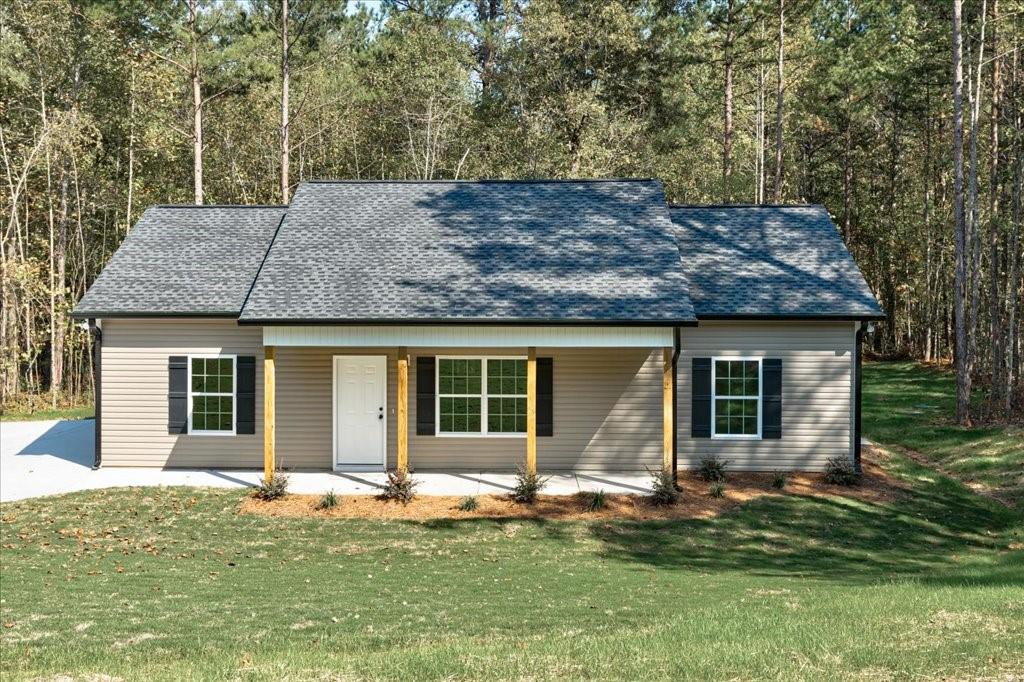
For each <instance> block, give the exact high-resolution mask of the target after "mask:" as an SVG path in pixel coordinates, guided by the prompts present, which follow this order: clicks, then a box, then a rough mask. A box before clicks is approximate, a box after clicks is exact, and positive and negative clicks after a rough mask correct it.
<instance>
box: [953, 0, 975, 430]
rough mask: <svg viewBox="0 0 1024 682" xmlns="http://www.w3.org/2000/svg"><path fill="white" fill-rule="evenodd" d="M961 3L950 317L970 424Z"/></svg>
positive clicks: (956, 26) (960, 396)
mask: <svg viewBox="0 0 1024 682" xmlns="http://www.w3.org/2000/svg"><path fill="white" fill-rule="evenodd" d="M961 13H962V7H961V0H953V29H952V43H953V226H954V252H955V259H956V272H955V276H954V287H953V288H954V294H953V318H954V322H953V324H954V326H955V327H956V358H955V359H956V421H957V423H958V424H961V425H965V426H966V425H970V423H971V415H970V400H971V374H970V372H969V371H968V363H967V352H968V351H967V320H966V319H965V318H964V315H965V313H966V310H965V303H966V295H967V234H966V230H967V225H966V222H965V220H964V110H963V80H964V70H963V62H962V59H963V36H962V34H961V23H962V14H961Z"/></svg>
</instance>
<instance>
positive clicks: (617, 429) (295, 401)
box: [277, 347, 661, 471]
mask: <svg viewBox="0 0 1024 682" xmlns="http://www.w3.org/2000/svg"><path fill="white" fill-rule="evenodd" d="M342 354H351V355H386V356H387V359H388V379H387V384H388V388H387V393H388V407H387V413H388V427H387V428H388V433H387V459H388V465H389V466H394V464H395V443H396V430H395V429H396V422H397V416H396V414H395V405H396V400H395V396H396V391H397V373H396V363H397V357H398V356H397V349H392V348H389V349H380V348H284V347H278V348H277V455H278V460H279V461H280V462H281V464H282V465H283V466H286V467H294V468H329V467H331V466H332V462H333V447H334V446H333V434H332V404H331V401H332V395H333V388H332V382H333V369H332V358H333V357H334V356H335V355H342ZM409 354H410V356H411V358H412V362H411V363H410V366H409V464H410V467H412V468H413V469H414V470H416V471H436V470H462V471H512V470H514V469H515V467H516V464H518V463H519V462H521V461H523V459H524V456H525V453H526V439H525V438H521V437H518V438H517V437H483V436H480V437H473V436H418V435H416V358H417V357H419V356H433V357H437V356H439V355H458V356H494V355H502V356H509V355H517V353H516V351H515V350H514V349H508V348H494V349H473V350H467V349H457V348H411V349H409ZM523 354H524V355H525V349H523ZM537 354H538V355H539V356H541V357H551V358H552V359H553V363H552V364H553V371H554V420H555V430H554V433H555V435H554V436H552V437H543V438H538V439H537V443H538V444H537V465H538V467H539V468H541V469H544V470H549V471H556V470H578V471H615V470H625V469H643V468H644V467H655V466H658V465H659V463H660V461H661V430H660V424H661V411H660V410H661V370H660V357H661V354H660V350H659V351H650V350H646V349H564V348H554V349H543V348H541V349H538V351H537Z"/></svg>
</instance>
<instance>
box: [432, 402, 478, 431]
mask: <svg viewBox="0 0 1024 682" xmlns="http://www.w3.org/2000/svg"><path fill="white" fill-rule="evenodd" d="M440 402H441V410H440V412H441V431H442V432H444V433H478V432H479V431H480V406H481V401H480V398H446V397H442V398H441V401H440Z"/></svg>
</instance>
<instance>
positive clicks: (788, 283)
mask: <svg viewBox="0 0 1024 682" xmlns="http://www.w3.org/2000/svg"><path fill="white" fill-rule="evenodd" d="M669 210H670V213H671V216H672V221H673V222H674V223H675V226H676V233H677V235H678V243H679V250H680V252H681V253H682V254H683V261H682V262H683V268H684V269H685V271H686V273H687V275H688V277H689V281H690V298H691V300H692V301H693V305H694V308H695V309H696V313H697V316H698V317H704V316H723V317H724V316H764V317H771V316H778V317H785V316H793V317H815V316H820V317H840V316H849V317H881V316H882V315H883V312H882V309H881V308H880V307H879V305H878V302H877V300H876V299H875V296H874V294H873V293H872V292H871V289H870V287H868V284H867V282H866V281H865V280H864V276H863V275H862V274H861V272H860V269H859V268H858V267H857V264H856V263H855V262H854V260H853V257H852V256H851V255H850V252H849V251H848V250H847V249H846V245H845V244H844V243H843V240H842V238H841V237H840V235H839V232H838V230H837V229H836V227H835V225H834V224H833V223H832V220H831V219H830V218H829V216H828V212H827V211H826V210H825V208H824V207H823V206H678V207H675V206H674V207H671V208H670V209H669Z"/></svg>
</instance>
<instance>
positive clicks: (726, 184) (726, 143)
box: [722, 0, 736, 204]
mask: <svg viewBox="0 0 1024 682" xmlns="http://www.w3.org/2000/svg"><path fill="white" fill-rule="evenodd" d="M735 5H736V0H728V3H727V5H726V11H725V44H724V61H725V105H724V108H725V112H724V121H725V123H724V127H723V130H722V202H723V203H726V204H729V203H732V133H733V125H732V77H733V54H732V43H733V25H732V20H733V9H734V7H735Z"/></svg>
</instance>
